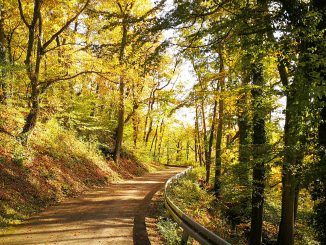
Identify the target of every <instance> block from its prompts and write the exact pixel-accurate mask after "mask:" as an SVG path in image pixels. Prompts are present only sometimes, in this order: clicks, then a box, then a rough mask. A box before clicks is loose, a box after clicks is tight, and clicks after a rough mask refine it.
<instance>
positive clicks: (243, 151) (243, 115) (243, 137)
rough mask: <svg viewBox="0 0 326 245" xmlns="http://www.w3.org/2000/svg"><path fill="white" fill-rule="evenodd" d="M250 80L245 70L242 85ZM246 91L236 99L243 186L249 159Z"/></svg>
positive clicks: (246, 179) (245, 184) (247, 178)
mask: <svg viewBox="0 0 326 245" xmlns="http://www.w3.org/2000/svg"><path fill="white" fill-rule="evenodd" d="M249 82H250V76H249V74H248V72H245V74H244V77H243V82H242V85H243V86H247V85H248V84H249ZM247 97H248V96H247V92H246V90H245V89H244V91H243V94H242V95H240V99H239V101H238V108H239V114H238V118H239V119H238V127H239V182H240V185H242V186H244V187H245V188H246V187H247V186H249V161H250V153H249V152H250V150H249V148H248V145H249V143H250V140H249V120H250V119H249V115H248V107H249V104H248V98H247Z"/></svg>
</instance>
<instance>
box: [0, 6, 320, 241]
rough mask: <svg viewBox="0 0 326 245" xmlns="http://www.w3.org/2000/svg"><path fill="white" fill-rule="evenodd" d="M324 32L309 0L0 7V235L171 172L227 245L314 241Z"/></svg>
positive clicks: (181, 193)
mask: <svg viewBox="0 0 326 245" xmlns="http://www.w3.org/2000/svg"><path fill="white" fill-rule="evenodd" d="M325 32H326V1H324V0H204V1H200V0H96V1H95V0H70V1H55V0H0V230H1V229H2V228H5V227H7V226H8V225H14V224H17V223H19V222H20V221H21V220H24V219H26V218H27V217H29V216H30V215H31V214H33V213H34V212H35V211H38V210H39V208H44V207H47V206H49V205H52V204H54V203H57V202H59V201H60V200H61V198H63V197H65V196H73V195H74V193H77V192H80V191H83V190H85V189H86V188H92V187H95V186H101V185H104V184H107V183H109V182H111V181H112V180H114V179H116V178H119V177H118V176H117V175H118V174H117V173H116V172H121V171H122V172H126V171H133V172H134V173H136V174H140V172H142V171H145V170H144V169H151V168H163V167H164V165H175V166H193V167H194V170H193V172H194V173H193V175H192V176H191V177H189V178H188V179H187V180H185V181H184V182H181V183H180V186H178V187H177V188H176V189H175V190H174V195H175V198H176V199H177V203H179V205H180V207H183V208H184V209H185V210H186V211H187V212H188V213H189V214H190V215H192V216H193V217H195V218H196V219H198V220H199V222H201V223H202V224H203V225H205V227H208V228H209V229H211V230H213V231H214V232H215V233H216V234H218V235H219V236H221V237H224V238H225V239H226V240H228V241H229V242H231V243H232V244H251V245H259V244H279V245H281V244H286V245H291V244H326V242H325V241H326V82H325V76H326V41H325V37H326V33H325ZM128 169H129V170H128ZM146 171H147V170H146ZM164 222H167V221H164ZM164 222H163V223H164ZM158 226H159V227H161V229H160V230H161V231H163V232H164V230H166V229H170V228H166V227H165V228H164V227H163V225H162V223H161V224H158ZM162 227H163V228H162ZM226 227H227V228H226ZM171 229H172V228H171ZM0 234H1V233H0ZM162 236H163V237H164V236H168V235H166V234H165V235H164V234H163V235H162ZM168 240H169V238H166V244H175V242H170V243H168V242H167V241H168ZM0 243H1V236H0Z"/></svg>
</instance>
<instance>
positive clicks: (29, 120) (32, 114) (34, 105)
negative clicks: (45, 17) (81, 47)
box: [20, 0, 42, 144]
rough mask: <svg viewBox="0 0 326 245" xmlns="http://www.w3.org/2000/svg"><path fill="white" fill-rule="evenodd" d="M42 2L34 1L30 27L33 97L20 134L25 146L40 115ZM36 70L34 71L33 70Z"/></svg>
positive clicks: (29, 67)
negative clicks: (34, 52)
mask: <svg viewBox="0 0 326 245" xmlns="http://www.w3.org/2000/svg"><path fill="white" fill-rule="evenodd" d="M41 2H42V1H41V0H35V1H34V12H33V19H32V22H31V24H30V25H29V27H28V44H27V53H26V59H25V65H26V72H27V75H28V78H29V80H30V84H31V96H30V107H31V108H30V111H29V113H28V114H27V116H26V118H25V124H24V127H23V130H22V132H21V133H20V138H21V140H22V143H23V144H26V143H27V141H28V136H29V133H30V132H31V131H32V130H33V129H34V127H35V125H36V122H37V118H38V114H39V95H40V91H39V89H38V82H39V73H40V66H41V60H42V51H41V47H42V46H41V35H42V20H41V18H40V16H41ZM37 22H38V32H39V35H38V39H37V51H36V59H35V64H34V67H33V65H32V52H33V48H34V42H35V30H36V27H37ZM33 68H34V70H33Z"/></svg>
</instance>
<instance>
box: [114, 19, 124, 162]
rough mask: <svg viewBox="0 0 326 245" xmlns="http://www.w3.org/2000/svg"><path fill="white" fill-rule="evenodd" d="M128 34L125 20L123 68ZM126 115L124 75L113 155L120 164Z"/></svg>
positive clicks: (121, 82)
mask: <svg viewBox="0 0 326 245" xmlns="http://www.w3.org/2000/svg"><path fill="white" fill-rule="evenodd" d="M127 32H128V27H127V20H126V19H124V20H123V23H122V39H121V45H120V54H119V62H120V65H121V66H123V63H124V55H125V48H126V45H127V34H128V33H127ZM124 114H125V81H124V77H123V75H122V74H121V75H120V81H119V107H118V127H117V130H116V142H115V148H114V154H113V159H114V161H115V162H116V163H119V158H120V153H121V147H122V140H123V128H124Z"/></svg>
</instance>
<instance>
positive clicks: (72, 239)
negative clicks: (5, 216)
mask: <svg viewBox="0 0 326 245" xmlns="http://www.w3.org/2000/svg"><path fill="white" fill-rule="evenodd" d="M180 171H181V169H180V168H168V169H165V170H162V171H158V172H156V173H149V174H146V175H144V176H142V177H137V178H134V179H132V180H128V181H123V182H120V183H115V184H110V186H108V187H105V188H101V189H97V190H93V191H89V192H86V193H84V194H83V195H82V196H80V197H79V198H75V199H71V200H67V201H64V202H62V203H60V204H59V205H57V206H53V207H51V208H49V209H48V210H46V211H44V212H42V213H40V214H39V215H37V216H34V217H32V218H31V219H29V220H28V221H26V222H25V223H24V224H22V225H20V226H17V227H16V228H15V230H14V231H13V232H12V233H10V234H6V235H3V236H0V244H1V245H7V244H24V245H27V244H78V245H79V244H114V245H118V244H137V245H138V244H139V245H147V244H150V242H149V239H148V237H147V232H146V225H145V216H146V211H147V209H148V205H149V203H150V200H151V199H152V197H153V195H154V194H155V193H156V192H157V191H158V190H160V189H161V188H162V187H163V186H164V183H165V182H166V180H168V178H170V177H171V176H173V175H174V174H176V173H178V172H180Z"/></svg>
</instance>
